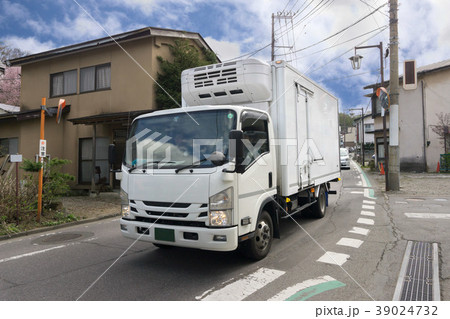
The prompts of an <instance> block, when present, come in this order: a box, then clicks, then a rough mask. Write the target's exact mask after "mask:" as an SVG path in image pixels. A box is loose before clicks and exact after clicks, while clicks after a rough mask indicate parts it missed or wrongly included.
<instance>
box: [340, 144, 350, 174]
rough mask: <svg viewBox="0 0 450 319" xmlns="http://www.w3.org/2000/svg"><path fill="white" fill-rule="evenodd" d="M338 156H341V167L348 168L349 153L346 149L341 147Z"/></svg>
mask: <svg viewBox="0 0 450 319" xmlns="http://www.w3.org/2000/svg"><path fill="white" fill-rule="evenodd" d="M340 157H341V169H350V154H349V152H348V149H346V148H343V147H341V149H340Z"/></svg>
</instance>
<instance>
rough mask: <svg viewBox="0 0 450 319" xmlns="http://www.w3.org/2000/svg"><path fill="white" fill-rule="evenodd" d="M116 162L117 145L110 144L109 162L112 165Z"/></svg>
mask: <svg viewBox="0 0 450 319" xmlns="http://www.w3.org/2000/svg"><path fill="white" fill-rule="evenodd" d="M115 162H116V145H114V144H109V147H108V163H109V165H110V166H112V165H113V164H114V163H115Z"/></svg>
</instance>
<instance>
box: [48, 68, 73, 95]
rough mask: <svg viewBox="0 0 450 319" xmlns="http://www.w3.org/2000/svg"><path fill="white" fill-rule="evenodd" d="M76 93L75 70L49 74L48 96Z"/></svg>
mask: <svg viewBox="0 0 450 319" xmlns="http://www.w3.org/2000/svg"><path fill="white" fill-rule="evenodd" d="M76 93H77V70H70V71H65V72H59V73H54V74H50V96H51V97H55V96H61V95H69V94H76Z"/></svg>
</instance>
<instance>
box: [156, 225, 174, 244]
mask: <svg viewBox="0 0 450 319" xmlns="http://www.w3.org/2000/svg"><path fill="white" fill-rule="evenodd" d="M155 239H156V240H163V241H170V242H175V231H174V230H173V229H165V228H155Z"/></svg>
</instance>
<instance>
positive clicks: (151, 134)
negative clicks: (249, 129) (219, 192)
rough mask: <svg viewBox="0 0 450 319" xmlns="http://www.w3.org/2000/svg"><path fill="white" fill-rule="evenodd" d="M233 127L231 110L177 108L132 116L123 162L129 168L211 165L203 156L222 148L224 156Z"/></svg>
mask: <svg viewBox="0 0 450 319" xmlns="http://www.w3.org/2000/svg"><path fill="white" fill-rule="evenodd" d="M235 128H236V113H235V112H234V111H232V110H211V111H210V110H208V111H196V112H189V113H187V112H186V113H185V112H181V113H175V114H166V115H159V116H151V117H145V118H141V119H138V120H136V121H135V122H134V123H133V125H132V127H131V130H130V137H129V138H128V140H127V143H126V149H125V157H124V164H125V165H126V166H127V167H128V168H129V169H130V171H131V169H139V168H142V169H147V168H151V169H174V168H175V169H176V168H180V167H186V166H188V165H192V166H193V167H212V166H213V163H211V161H209V160H207V158H208V157H209V155H211V154H212V153H213V152H222V153H223V154H224V155H225V157H226V160H228V155H229V154H228V153H229V152H228V147H229V146H228V135H229V132H230V131H231V130H233V129H235Z"/></svg>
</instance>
